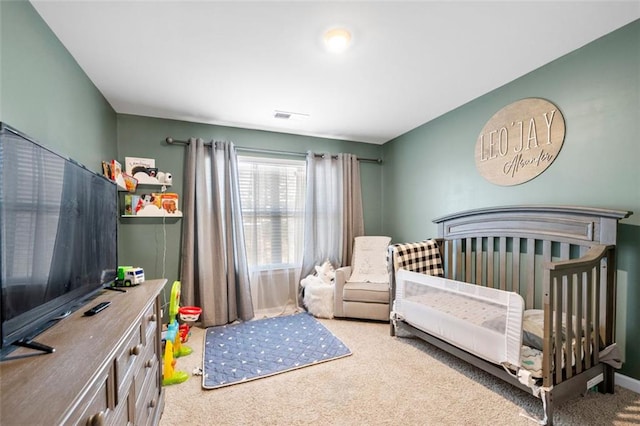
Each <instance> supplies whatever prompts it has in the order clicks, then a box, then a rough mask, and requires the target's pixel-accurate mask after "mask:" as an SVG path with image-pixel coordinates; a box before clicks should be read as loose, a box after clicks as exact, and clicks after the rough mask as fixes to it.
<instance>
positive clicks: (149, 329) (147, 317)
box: [142, 303, 159, 345]
mask: <svg viewBox="0 0 640 426" xmlns="http://www.w3.org/2000/svg"><path fill="white" fill-rule="evenodd" d="M158 321H159V318H158V313H157V311H156V304H155V303H153V304H151V306H149V308H148V309H147V310H146V311H145V313H144V315H143V316H142V335H143V339H144V340H143V343H144V344H145V345H147V340H148V339H149V338H151V337H152V335H153V334H155V333H156V330H157V329H158Z"/></svg>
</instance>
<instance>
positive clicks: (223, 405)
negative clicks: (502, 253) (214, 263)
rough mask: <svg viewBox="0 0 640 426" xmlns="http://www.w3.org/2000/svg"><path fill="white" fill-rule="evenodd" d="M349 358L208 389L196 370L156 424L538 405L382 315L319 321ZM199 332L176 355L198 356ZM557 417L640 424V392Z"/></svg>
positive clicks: (274, 421) (398, 419) (467, 417)
mask: <svg viewBox="0 0 640 426" xmlns="http://www.w3.org/2000/svg"><path fill="white" fill-rule="evenodd" d="M321 322H322V323H323V324H324V325H325V326H326V327H327V328H328V329H329V330H331V331H332V332H333V333H334V334H335V335H336V336H337V337H339V338H340V339H341V340H342V341H343V342H344V343H345V344H346V345H347V346H348V347H349V349H351V351H352V352H353V355H352V356H349V357H346V358H342V359H338V360H335V361H330V362H326V363H322V364H318V365H314V366H311V367H308V368H303V369H300V370H295V371H292V372H287V373H283V374H279V375H276V376H272V377H268V378H264V379H260V380H255V381H252V382H248V383H243V384H239V385H234V386H230V387H226V388H221V389H215V390H202V389H201V382H202V378H201V377H199V376H192V377H190V378H189V380H188V381H186V382H185V383H181V384H178V385H173V386H168V387H167V388H166V403H165V409H164V414H163V416H162V419H161V422H160V424H161V425H166V426H169V425H171V426H173V425H182V426H186V425H306V424H314V425H489V424H491V425H509V426H513V425H527V426H535V425H536V423H535V422H534V421H533V420H530V419H527V418H526V417H524V416H522V415H521V414H525V415H529V416H535V417H537V418H541V417H542V415H543V412H542V403H541V402H540V400H538V399H536V398H534V397H533V396H531V395H529V394H527V393H526V392H524V391H521V390H519V389H517V388H515V387H513V386H510V385H507V384H506V383H504V382H502V381H500V380H498V379H495V378H493V376H491V375H489V374H486V373H484V372H483V371H481V370H479V369H477V368H474V367H472V366H470V365H469V364H467V363H464V362H462V361H459V360H458V359H456V358H455V357H452V356H450V355H448V354H446V353H444V352H442V351H440V350H438V349H436V348H434V347H433V346H430V345H428V344H426V343H424V342H422V341H420V340H418V339H413V338H397V337H390V336H389V326H388V325H387V324H382V323H373V322H361V321H349V320H321ZM203 338H204V330H201V329H197V328H194V329H193V331H192V336H191V338H190V340H189V342H188V343H187V345H188V346H191V347H192V348H193V349H194V353H193V354H191V355H189V356H187V357H184V358H179V359H178V360H177V365H176V368H177V369H178V370H183V371H186V372H188V373H190V374H191V373H192V371H193V370H194V369H196V368H199V367H201V364H202V344H203ZM554 423H555V424H556V425H631V424H636V425H638V424H640V394H637V393H634V392H631V391H629V390H627V389H624V388H621V387H619V386H618V387H616V393H615V394H614V395H602V394H599V393H589V394H588V395H587V396H586V397H579V398H577V399H574V400H571V401H569V402H567V403H565V404H563V405H561V406H560V407H557V408H556V411H555V415H554Z"/></svg>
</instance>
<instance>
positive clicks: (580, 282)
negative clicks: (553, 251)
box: [575, 274, 588, 374]
mask: <svg viewBox="0 0 640 426" xmlns="http://www.w3.org/2000/svg"><path fill="white" fill-rule="evenodd" d="M584 277H585V276H584V274H576V276H575V282H576V338H577V339H579V340H578V343H577V344H576V352H577V353H576V374H580V373H581V372H582V366H583V365H584V360H583V359H582V355H583V354H584V344H585V343H584V342H586V341H588V339H582V336H588V333H586V332H585V331H584V330H583V329H582V321H583V318H582V313H583V311H582V306H583V304H584V300H583V299H582V297H583V294H584V293H583V291H582V287H583V286H584V279H585V278H584ZM587 327H588V325H587Z"/></svg>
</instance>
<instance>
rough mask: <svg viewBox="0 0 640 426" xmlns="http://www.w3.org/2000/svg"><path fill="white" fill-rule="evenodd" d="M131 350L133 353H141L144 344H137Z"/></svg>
mask: <svg viewBox="0 0 640 426" xmlns="http://www.w3.org/2000/svg"><path fill="white" fill-rule="evenodd" d="M129 352H130V354H131V355H140V353H141V352H142V345H135V346H134V347H132V348H131V350H130V351H129Z"/></svg>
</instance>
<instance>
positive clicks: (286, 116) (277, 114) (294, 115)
mask: <svg viewBox="0 0 640 426" xmlns="http://www.w3.org/2000/svg"><path fill="white" fill-rule="evenodd" d="M273 118H279V119H280V120H293V121H301V120H306V119H307V118H309V114H303V113H301V112H291V111H280V110H275V111H274V112H273Z"/></svg>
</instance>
